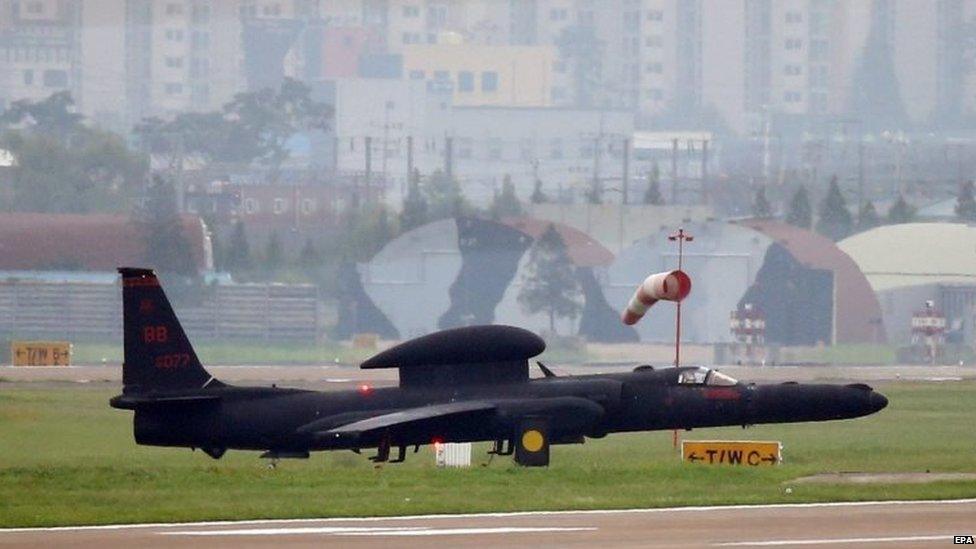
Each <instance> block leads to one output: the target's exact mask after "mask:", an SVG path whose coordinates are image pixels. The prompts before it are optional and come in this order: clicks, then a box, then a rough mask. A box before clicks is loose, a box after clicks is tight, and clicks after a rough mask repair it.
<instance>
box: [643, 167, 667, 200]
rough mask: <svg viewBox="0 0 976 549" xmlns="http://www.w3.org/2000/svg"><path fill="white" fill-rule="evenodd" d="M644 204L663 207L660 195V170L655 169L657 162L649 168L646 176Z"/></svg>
mask: <svg viewBox="0 0 976 549" xmlns="http://www.w3.org/2000/svg"><path fill="white" fill-rule="evenodd" d="M644 204H652V205H654V206H662V205H664V197H663V196H662V195H661V170H660V169H659V168H658V167H657V162H655V163H654V165H653V166H652V167H651V171H650V173H648V174H647V190H646V191H644Z"/></svg>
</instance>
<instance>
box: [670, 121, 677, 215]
mask: <svg viewBox="0 0 976 549" xmlns="http://www.w3.org/2000/svg"><path fill="white" fill-rule="evenodd" d="M677 202H678V138H677V137H675V138H674V139H672V140H671V204H677Z"/></svg>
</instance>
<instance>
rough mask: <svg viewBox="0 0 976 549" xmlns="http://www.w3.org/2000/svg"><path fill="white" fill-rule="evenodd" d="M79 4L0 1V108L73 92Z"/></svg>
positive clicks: (77, 62) (77, 78)
mask: <svg viewBox="0 0 976 549" xmlns="http://www.w3.org/2000/svg"><path fill="white" fill-rule="evenodd" d="M80 20H81V2H79V1H71V0H29V1H20V0H0V108H2V107H4V106H6V105H9V104H10V103H11V102H13V101H16V100H18V99H28V100H38V99H43V98H45V97H47V96H49V95H51V94H52V93H55V92H58V91H63V90H71V91H72V92H77V90H78V89H79V87H80V80H81V72H82V71H81V69H82V67H81V54H80V45H79V40H80V32H79V29H80V26H81V25H80Z"/></svg>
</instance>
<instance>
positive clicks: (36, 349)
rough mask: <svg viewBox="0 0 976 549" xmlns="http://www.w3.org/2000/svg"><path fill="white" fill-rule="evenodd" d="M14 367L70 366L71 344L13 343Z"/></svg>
mask: <svg viewBox="0 0 976 549" xmlns="http://www.w3.org/2000/svg"><path fill="white" fill-rule="evenodd" d="M10 358H11V359H13V363H14V366H70V365H71V343H69V342H67V341H11V342H10Z"/></svg>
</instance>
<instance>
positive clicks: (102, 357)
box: [72, 341, 587, 365]
mask: <svg viewBox="0 0 976 549" xmlns="http://www.w3.org/2000/svg"><path fill="white" fill-rule="evenodd" d="M193 347H194V350H196V352H197V355H199V357H200V360H201V361H202V362H203V363H204V364H210V365H213V364H235V365H236V364H282V365H287V364H331V363H334V362H335V361H336V359H338V360H339V362H341V363H343V364H358V363H360V362H362V361H364V360H366V359H367V358H369V357H371V356H373V355H374V354H376V352H377V351H376V350H374V349H354V348H352V347H350V346H348V345H342V344H340V343H336V342H323V343H318V344H316V343H249V342H207V341H203V342H200V343H195V344H194V345H193ZM72 353H73V357H72V362H73V363H74V364H101V363H102V362H107V363H110V364H119V363H121V362H122V345H121V344H111V343H95V342H84V341H80V342H76V343H74V346H73V349H72ZM538 359H539V360H542V361H543V362H559V363H565V362H573V363H579V362H584V361H585V360H586V359H587V355H586V353H585V351H579V350H577V349H569V348H563V347H559V346H552V347H550V348H549V349H547V350H546V351H545V353H543V354H542V355H541V356H539V357H538Z"/></svg>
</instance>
